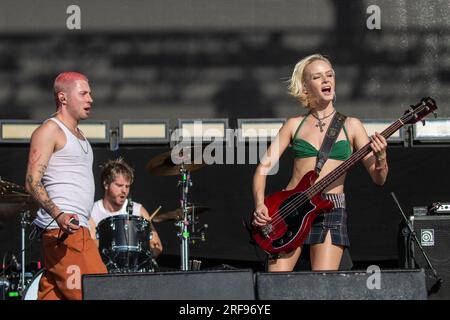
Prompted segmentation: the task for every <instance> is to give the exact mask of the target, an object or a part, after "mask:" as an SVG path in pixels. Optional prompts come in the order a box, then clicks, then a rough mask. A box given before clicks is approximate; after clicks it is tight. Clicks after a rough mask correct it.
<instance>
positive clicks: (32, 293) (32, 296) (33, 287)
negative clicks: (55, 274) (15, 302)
mask: <svg viewBox="0 0 450 320" xmlns="http://www.w3.org/2000/svg"><path fill="white" fill-rule="evenodd" d="M44 271H45V269H41V270H39V272H38V273H36V274H35V275H34V277H33V279H31V282H30V283H29V284H28V286H27V288H26V289H25V291H24V293H23V295H22V300H37V299H38V291H39V281H41V277H42V274H43V273H44Z"/></svg>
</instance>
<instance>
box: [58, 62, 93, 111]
mask: <svg viewBox="0 0 450 320" xmlns="http://www.w3.org/2000/svg"><path fill="white" fill-rule="evenodd" d="M77 80H84V81H86V82H89V80H88V78H87V77H86V76H85V75H84V74H82V73H79V72H74V71H67V72H62V73H60V74H59V75H58V76H57V77H56V78H55V82H54V84H53V94H54V96H55V102H56V109H58V107H59V106H60V105H61V102H60V101H59V99H58V93H59V92H67V90H68V89H69V88H70V86H71V85H72V84H73V83H74V82H75V81H77Z"/></svg>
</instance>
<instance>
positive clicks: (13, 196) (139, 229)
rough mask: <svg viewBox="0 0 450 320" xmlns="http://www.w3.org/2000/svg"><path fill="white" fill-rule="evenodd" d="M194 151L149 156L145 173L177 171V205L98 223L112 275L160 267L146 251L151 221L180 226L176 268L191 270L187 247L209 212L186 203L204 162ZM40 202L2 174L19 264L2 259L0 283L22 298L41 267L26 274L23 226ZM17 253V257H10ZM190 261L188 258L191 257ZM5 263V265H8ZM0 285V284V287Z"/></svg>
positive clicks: (33, 292) (0, 212) (199, 235)
mask: <svg viewBox="0 0 450 320" xmlns="http://www.w3.org/2000/svg"><path fill="white" fill-rule="evenodd" d="M191 155H192V149H191V148H183V149H181V150H180V152H179V153H174V152H170V151H169V152H166V153H163V154H160V155H158V156H156V157H154V158H152V159H151V160H150V161H149V162H148V163H147V166H146V168H145V169H146V171H147V172H148V173H150V174H151V175H155V176H176V175H179V180H178V186H179V187H180V189H181V192H180V193H181V199H180V208H178V209H176V210H173V211H169V212H159V210H157V211H155V212H154V214H152V215H151V217H150V219H148V218H143V217H138V216H133V215H131V212H129V214H128V215H118V216H112V217H109V218H107V219H104V220H102V221H101V222H100V223H99V224H98V226H97V238H98V240H99V250H100V253H101V256H102V258H103V261H104V262H105V264H106V266H107V268H108V271H109V272H110V273H127V272H153V271H156V270H157V268H158V265H157V263H156V261H155V259H154V257H153V254H152V251H151V250H150V245H149V240H151V238H152V230H151V222H156V223H160V222H164V221H173V222H175V225H176V226H177V227H178V228H179V231H178V232H177V236H178V238H179V239H180V250H181V263H180V269H181V270H183V271H187V270H190V269H191V266H192V265H190V261H189V245H192V244H195V243H196V242H204V241H206V237H205V231H206V229H207V228H208V225H206V224H205V225H202V226H199V220H198V216H197V215H198V214H202V213H204V212H207V211H208V210H209V208H208V207H205V206H196V205H193V204H192V203H190V202H189V201H188V194H189V188H190V187H191V186H192V179H191V175H190V173H191V172H192V171H196V170H198V169H200V168H202V167H204V166H206V164H205V163H204V162H199V161H195V163H192V159H191ZM38 208H39V205H38V204H37V203H36V202H35V201H34V200H33V198H32V197H31V195H30V194H29V193H28V192H27V191H26V190H25V188H23V187H22V186H19V185H17V184H14V183H12V182H8V181H4V180H1V178H0V218H1V217H3V216H7V215H8V216H9V215H13V214H17V213H18V212H20V231H21V261H20V264H19V263H17V261H16V265H18V266H22V267H18V268H15V270H13V268H11V267H9V266H11V265H12V264H13V263H12V262H11V263H10V264H9V265H5V262H4V263H3V270H0V284H2V285H3V288H4V289H3V290H4V291H5V290H8V291H9V292H11V291H15V292H16V293H17V296H21V297H22V299H25V300H29V299H37V292H38V284H39V280H40V278H41V276H42V274H43V271H44V270H43V269H41V270H38V272H36V273H35V274H34V275H33V274H31V275H30V274H29V272H28V273H26V272H25V271H26V270H25V266H26V249H27V247H26V241H25V236H26V229H27V226H28V225H30V224H31V220H32V219H34V218H35V216H36V212H37V210H38ZM14 257H15V256H14ZM191 262H192V261H191ZM8 267H9V268H8ZM0 287H1V286H0Z"/></svg>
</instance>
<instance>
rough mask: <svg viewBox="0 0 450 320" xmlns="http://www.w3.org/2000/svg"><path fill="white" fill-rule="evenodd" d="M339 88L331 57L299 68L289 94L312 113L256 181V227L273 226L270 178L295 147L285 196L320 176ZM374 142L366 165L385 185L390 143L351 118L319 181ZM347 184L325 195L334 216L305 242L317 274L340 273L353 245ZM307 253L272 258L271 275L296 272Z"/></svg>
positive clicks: (286, 132) (288, 131)
mask: <svg viewBox="0 0 450 320" xmlns="http://www.w3.org/2000/svg"><path fill="white" fill-rule="evenodd" d="M335 85H336V79H335V72H334V70H333V67H332V65H331V63H330V61H329V60H328V59H327V58H326V57H324V56H322V55H320V54H314V55H310V56H308V57H305V58H304V59H302V60H300V61H299V62H298V63H297V64H296V66H295V68H294V71H293V73H292V77H291V80H290V84H289V90H290V94H291V95H293V96H294V97H295V98H297V99H298V101H299V102H300V103H301V104H302V105H303V106H304V107H306V109H307V111H308V112H307V114H306V115H302V116H298V117H294V118H291V119H289V120H288V121H286V123H285V124H284V125H283V127H282V128H281V129H280V131H279V133H278V135H277V137H276V138H275V139H274V141H273V142H272V144H271V146H270V147H269V148H268V149H267V152H266V154H265V155H264V158H263V161H262V162H261V163H260V164H259V165H258V167H257V169H256V172H255V175H254V178H253V197H254V202H255V210H254V213H253V221H252V223H253V225H254V226H255V227H263V226H265V225H267V224H268V223H269V222H270V221H271V218H270V217H269V214H268V209H267V207H266V206H265V204H264V194H265V185H266V176H267V174H266V173H267V172H269V170H270V169H271V168H272V167H273V166H274V165H275V164H276V163H277V162H278V160H279V158H280V157H281V155H282V154H283V152H284V151H285V150H286V149H287V148H288V147H289V146H291V147H292V151H293V153H294V157H295V159H294V165H293V171H292V176H291V179H290V181H289V183H288V185H287V186H286V188H285V190H292V189H294V188H295V187H296V186H297V184H298V183H299V181H300V180H301V179H302V177H303V176H304V175H305V174H306V173H307V172H309V171H311V170H314V168H315V166H316V161H317V155H318V150H320V147H321V145H322V142H323V140H324V137H325V133H326V132H327V129H328V126H329V125H330V123H331V120H332V118H333V116H334V114H335V113H336V109H335V106H334V105H333V100H334V97H335ZM369 142H371V144H370V146H371V148H372V152H370V153H369V154H368V155H367V156H366V157H364V159H363V160H362V161H363V163H364V166H365V167H366V169H367V171H368V172H369V174H370V176H371V178H372V180H373V182H374V183H376V184H378V185H383V184H384V182H385V181H386V177H387V174H388V165H387V159H386V148H387V142H386V139H385V138H384V137H383V136H381V135H380V134H379V133H375V134H374V135H373V136H372V137H370V138H369V136H368V135H367V133H366V131H365V129H364V127H363V125H362V123H361V121H360V120H358V119H356V118H351V117H347V118H346V120H345V122H344V125H343V127H342V129H341V130H340V132H339V134H338V136H337V139H336V141H335V143H334V145H333V146H332V149H331V151H330V153H329V158H328V160H327V161H326V162H325V164H324V166H323V168H322V170H321V171H320V175H319V177H318V179H317V181H319V180H320V179H322V178H323V177H325V176H326V175H327V174H328V173H330V172H331V171H332V170H334V169H335V168H336V167H337V166H339V165H340V164H341V163H342V162H343V161H345V160H346V159H348V158H349V157H350V156H351V154H352V153H353V152H354V151H357V150H359V149H360V148H362V147H363V146H364V145H366V144H367V143H369ZM317 181H316V182H317ZM344 181H345V174H344V175H342V176H341V177H340V178H338V179H337V180H336V181H334V182H333V183H332V184H331V185H329V186H328V187H327V188H326V189H325V190H324V191H323V197H324V198H326V199H328V200H330V201H332V202H333V204H334V209H333V211H332V212H329V213H322V214H319V215H318V216H317V218H316V219H315V220H314V222H313V224H312V227H311V231H310V233H309V235H308V236H307V238H306V240H305V241H304V244H309V245H310V257H311V267H312V270H338V268H339V265H340V262H341V258H342V254H343V251H344V248H345V247H348V246H349V245H350V242H349V239H348V233H347V213H346V211H345V195H344ZM302 247H303V245H301V246H300V247H298V248H297V249H295V250H293V251H290V252H282V253H280V254H278V255H277V256H271V257H270V259H269V263H268V271H292V270H293V269H294V267H295V265H296V263H297V261H298V259H299V257H300V254H301V251H302Z"/></svg>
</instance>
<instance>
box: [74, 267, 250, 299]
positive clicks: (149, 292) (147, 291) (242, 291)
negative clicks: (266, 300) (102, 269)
mask: <svg viewBox="0 0 450 320" xmlns="http://www.w3.org/2000/svg"><path fill="white" fill-rule="evenodd" d="M83 299H84V300H254V299H255V291H254V283H253V273H252V271H251V270H228V271H202V272H167V273H145V274H144V273H142V274H139V273H134V274H110V275H86V276H83Z"/></svg>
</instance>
